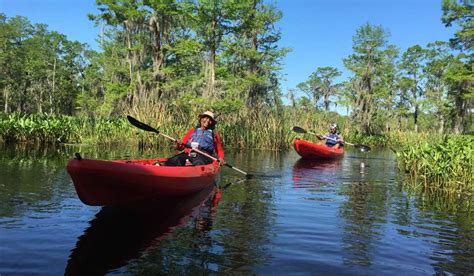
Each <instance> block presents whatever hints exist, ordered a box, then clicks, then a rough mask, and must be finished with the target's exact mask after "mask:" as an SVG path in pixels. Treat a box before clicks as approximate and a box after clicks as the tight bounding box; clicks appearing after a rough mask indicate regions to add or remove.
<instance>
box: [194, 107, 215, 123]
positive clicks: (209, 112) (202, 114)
mask: <svg viewBox="0 0 474 276" xmlns="http://www.w3.org/2000/svg"><path fill="white" fill-rule="evenodd" d="M204 116H207V117H209V118H210V119H211V120H212V123H213V124H214V125H215V124H217V121H216V119H215V117H214V113H213V112H211V111H209V110H208V111H206V112H204V113H201V114H199V116H198V117H199V119H201V118H202V117H204Z"/></svg>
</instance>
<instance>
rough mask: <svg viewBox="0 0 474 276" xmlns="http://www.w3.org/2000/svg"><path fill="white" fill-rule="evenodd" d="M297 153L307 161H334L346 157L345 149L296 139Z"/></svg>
mask: <svg viewBox="0 0 474 276" xmlns="http://www.w3.org/2000/svg"><path fill="white" fill-rule="evenodd" d="M293 146H294V148H295V150H296V152H297V153H298V154H299V155H300V156H301V157H302V158H305V159H318V160H333V159H338V158H341V157H342V156H343V155H344V148H342V147H341V148H334V147H328V146H326V145H323V144H316V143H313V142H310V141H306V140H300V139H296V140H294V141H293Z"/></svg>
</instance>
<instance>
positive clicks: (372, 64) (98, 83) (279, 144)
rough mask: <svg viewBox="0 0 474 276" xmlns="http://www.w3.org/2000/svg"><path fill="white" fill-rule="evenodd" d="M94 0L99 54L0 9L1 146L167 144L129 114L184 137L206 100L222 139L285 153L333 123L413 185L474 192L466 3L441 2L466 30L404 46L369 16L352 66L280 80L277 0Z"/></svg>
mask: <svg viewBox="0 0 474 276" xmlns="http://www.w3.org/2000/svg"><path fill="white" fill-rule="evenodd" d="M96 5H97V8H98V9H97V14H89V15H88V18H89V19H90V20H92V21H94V22H95V23H96V24H97V25H100V26H101V28H102V32H101V34H100V37H98V42H99V45H98V46H99V48H100V50H99V51H95V50H92V49H91V48H90V47H89V45H87V44H84V43H81V42H78V41H71V40H68V39H67V37H66V36H65V35H64V34H61V33H58V32H56V31H51V30H49V29H48V26H47V25H45V24H32V23H31V22H30V21H29V20H28V18H25V17H22V16H14V17H8V16H7V15H6V14H3V13H0V31H1V34H2V35H1V36H0V93H1V97H0V107H1V111H0V139H1V140H2V141H3V142H4V143H44V144H58V143H62V144H67V143H72V144H75V143H83V144H88V143H91V144H92V143H94V144H114V143H121V142H125V141H126V142H133V141H136V142H137V143H138V146H139V147H142V148H145V147H151V146H153V145H156V144H163V145H164V143H167V141H163V140H162V139H160V138H157V137H153V136H152V135H149V134H147V133H144V132H141V131H138V130H137V129H135V128H133V127H132V126H130V125H129V124H128V122H127V121H126V119H125V115H131V116H133V117H135V118H137V119H139V120H140V121H143V122H144V123H147V124H149V125H151V126H153V127H155V128H157V129H159V130H160V131H162V132H163V133H166V134H167V135H170V136H173V137H176V138H179V137H181V135H182V134H183V133H184V132H185V130H186V129H188V128H190V127H193V125H194V123H195V122H197V118H196V116H197V114H199V113H201V112H203V111H205V110H211V111H213V112H214V113H216V114H218V121H219V124H218V126H217V129H218V131H219V132H220V134H221V137H222V138H223V143H224V145H225V146H226V147H229V148H237V149H242V148H246V149H269V150H280V149H287V148H289V147H290V145H291V141H292V140H293V139H294V138H295V137H297V134H295V133H293V132H292V131H291V128H292V127H293V126H300V127H303V128H305V129H308V130H311V131H313V132H316V133H325V132H326V131H327V129H328V125H329V124H330V123H334V122H335V123H337V124H338V125H339V129H340V132H341V133H342V134H343V135H344V138H345V140H346V141H348V142H351V143H363V144H368V145H371V146H388V147H390V148H391V149H392V150H393V151H394V152H395V154H396V157H397V161H398V166H399V167H400V169H401V171H402V172H406V173H407V175H408V180H409V181H407V183H409V182H411V183H412V184H409V185H410V186H411V187H413V188H414V190H418V191H423V192H429V193H434V194H436V193H438V192H440V193H443V194H445V195H448V196H452V195H459V194H466V195H472V194H473V190H474V189H473V185H474V184H473V179H472V167H473V144H474V143H473V138H472V135H465V134H467V133H472V132H473V127H474V125H473V121H474V120H473V119H474V118H473V113H474V112H473V111H474V90H473V87H474V85H473V80H474V73H473V68H474V66H473V64H474V53H473V49H474V47H473V44H472V37H473V36H472V34H473V33H474V21H472V17H473V16H474V9H472V7H471V6H469V5H467V4H463V3H461V1H455V0H443V1H442V3H441V9H442V17H441V18H440V21H441V22H442V23H443V24H444V26H445V27H454V28H457V29H456V30H455V33H454V37H453V38H452V39H450V40H449V41H432V42H430V43H428V44H427V45H412V46H410V47H408V48H407V49H401V48H399V47H398V46H397V45H394V44H391V43H390V30H389V29H387V28H385V27H383V26H378V25H373V24H371V23H370V22H367V23H365V24H363V25H362V26H360V27H359V28H357V29H356V30H354V35H353V37H352V53H350V54H349V55H348V56H347V57H345V58H343V59H342V63H343V65H344V67H345V72H346V73H347V74H343V72H342V71H341V69H339V68H334V67H329V66H327V65H325V64H315V65H314V68H315V69H314V71H313V72H312V73H311V74H310V75H309V76H308V77H307V79H306V80H305V81H302V82H301V83H299V84H297V85H296V87H294V88H290V89H288V91H282V90H281V86H280V81H281V79H282V78H283V76H282V74H281V69H282V67H283V62H284V58H285V55H286V54H287V53H288V52H289V51H291V49H288V48H284V47H281V46H280V44H279V42H280V40H281V36H282V34H281V31H280V29H279V28H278V27H277V25H278V24H277V22H278V21H279V20H280V19H281V18H282V16H283V14H282V12H281V11H280V10H279V9H278V7H277V6H276V5H275V4H274V3H267V2H265V1H262V0H242V1H229V0H220V1H208V0H202V1H201V0H200V1H176V0H166V1H164V2H163V3H161V2H159V3H158V2H153V1H151V2H150V1H133V0H130V1H119V2H116V1H107V0H96ZM163 22H165V23H166V24H164V23H163ZM162 23H163V24H162ZM346 39H348V40H349V39H351V38H349V37H348V38H346ZM311 54H314V55H317V54H324V53H311ZM343 75H348V77H347V78H346V79H344V80H341V76H343ZM285 99H286V100H285ZM335 111H338V112H335ZM343 111H345V112H344V113H345V114H347V115H341V114H340V113H343ZM410 179H411V180H410Z"/></svg>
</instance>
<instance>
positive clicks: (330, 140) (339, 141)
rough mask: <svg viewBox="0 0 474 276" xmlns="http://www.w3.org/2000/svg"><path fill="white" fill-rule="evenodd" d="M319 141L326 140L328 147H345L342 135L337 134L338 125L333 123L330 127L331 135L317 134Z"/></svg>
mask: <svg viewBox="0 0 474 276" xmlns="http://www.w3.org/2000/svg"><path fill="white" fill-rule="evenodd" d="M316 137H317V138H318V139H319V140H324V139H326V146H328V147H334V148H336V149H337V148H339V147H342V146H344V139H343V138H342V135H341V134H339V133H338V132H337V124H335V123H333V124H331V125H330V126H329V133H328V134H326V135H321V134H316Z"/></svg>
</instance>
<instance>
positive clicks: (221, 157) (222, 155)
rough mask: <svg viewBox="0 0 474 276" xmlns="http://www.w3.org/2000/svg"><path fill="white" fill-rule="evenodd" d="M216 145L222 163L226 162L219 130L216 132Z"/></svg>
mask: <svg viewBox="0 0 474 276" xmlns="http://www.w3.org/2000/svg"><path fill="white" fill-rule="evenodd" d="M214 147H215V148H216V153H217V157H218V158H219V162H220V163H221V165H224V164H225V161H224V149H223V148H222V141H221V136H220V135H219V133H218V132H217V131H215V132H214Z"/></svg>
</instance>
